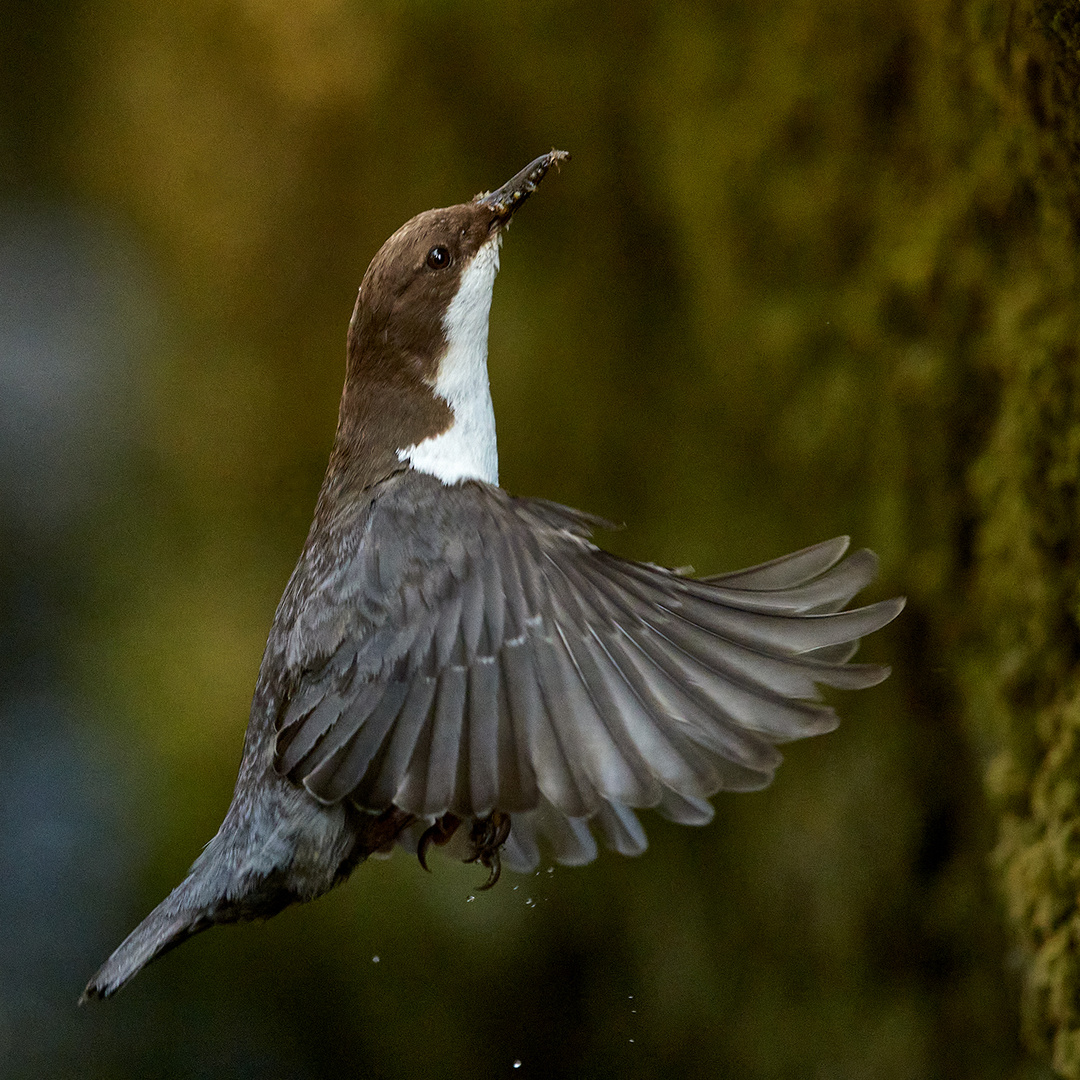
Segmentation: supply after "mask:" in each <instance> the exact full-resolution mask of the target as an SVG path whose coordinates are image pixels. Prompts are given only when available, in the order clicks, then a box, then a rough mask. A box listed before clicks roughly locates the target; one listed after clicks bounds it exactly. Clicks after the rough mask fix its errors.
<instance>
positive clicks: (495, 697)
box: [82, 150, 903, 1001]
mask: <svg viewBox="0 0 1080 1080" xmlns="http://www.w3.org/2000/svg"><path fill="white" fill-rule="evenodd" d="M566 157H568V155H567V154H566V153H565V152H563V151H560V150H552V151H551V152H550V153H548V154H544V155H543V156H542V157H539V158H537V159H536V160H535V161H534V162H533V163H532V164H531V165H529V166H528V167H527V168H526V169H524V170H522V172H520V173H518V175H517V176H515V177H514V178H513V179H512V180H510V181H509V182H508V183H506V184H504V185H503V186H502V187H501V188H499V189H498V190H497V191H493V192H489V193H485V194H482V195H478V196H477V197H476V198H475V199H473V200H472V201H471V202H467V203H463V204H461V205H459V206H451V207H448V208H447V209H445V210H429V211H427V212H426V213H423V214H418V215H417V216H416V217H414V218H413V219H412V220H411V221H409V222H407V223H406V224H405V225H403V226H402V227H401V228H400V229H398V231H397V232H396V233H394V235H393V236H391V237H390V239H389V240H387V241H386V243H385V244H383V246H382V248H381V249H380V250H379V252H378V254H377V255H376V256H375V258H374V259H373V260H372V262H371V265H370V266H369V267H368V269H367V273H366V274H365V275H364V279H363V282H362V284H361V286H360V292H359V295H358V297H357V300H356V308H355V310H354V311H353V316H352V320H351V322H350V324H349V337H348V359H347V364H346V373H345V388H344V392H343V394H342V399H341V411H340V414H339V418H338V427H337V434H336V437H335V440H334V447H333V450H332V452H331V455H330V465H329V468H328V469H327V473H326V478H325V480H324V481H323V485H322V489H321V491H320V492H319V498H318V504H317V506H316V508H315V519H314V521H313V522H312V525H311V530H310V532H309V533H308V537H307V541H306V543H305V544H304V549H303V552H302V553H301V555H300V561H299V562H298V563H297V566H296V569H295V570H294V571H293V574H292V577H291V578H290V580H289V583H288V585H287V586H286V589H285V594H284V596H283V597H282V598H281V603H280V604H279V605H278V609H277V612H276V614H275V615H274V622H273V626H272V627H271V629H270V635H269V640H268V641H267V645H266V652H265V654H264V656H263V660H262V666H261V667H260V670H259V677H258V682H257V684H256V687H255V695H254V700H253V701H252V705H251V716H250V719H249V721H248V728H247V736H246V739H245V742H244V753H243V759H242V761H241V763H240V775H239V777H238V779H237V782H236V791H235V794H234V795H233V801H232V804H231V805H230V807H229V810H228V813H227V814H226V816H225V821H224V822H223V823H222V826H221V828H220V830H219V831H218V833H217V835H216V836H215V837H214V838H213V839H212V840H211V841H210V843H209V844H208V845H207V846H206V848H205V849H204V850H203V852H202V854H201V855H200V856H199V857H198V859H196V860H195V863H194V865H193V866H192V868H191V870H190V872H189V873H188V876H187V877H186V878H185V880H184V881H183V882H182V883H181V884H180V885H179V886H178V887H177V888H176V889H174V890H173V892H172V893H171V894H170V895H169V896H168V897H167V898H166V899H165V900H164V901H162V903H161V904H159V905H158V907H157V908H155V909H154V911H153V912H151V914H150V915H149V916H148V917H147V918H146V919H145V920H144V921H143V922H142V923H141V924H140V925H139V926H138V927H137V928H136V929H135V930H134V931H133V932H132V933H131V934H130V935H129V937H128V938H127V940H125V941H124V942H123V944H122V945H121V946H120V947H119V948H118V949H117V950H116V952H114V953H113V954H112V956H111V957H109V959H108V961H106V963H105V965H104V966H103V967H102V968H101V970H100V971H99V972H98V973H97V974H96V975H95V976H94V977H93V979H91V981H90V984H89V985H88V986H87V988H86V991H85V993H84V995H83V999H82V1000H84V1001H85V1000H86V999H88V998H93V997H108V996H109V995H110V994H112V993H114V992H115V991H116V990H117V989H119V988H120V987H121V986H123V985H124V983H126V982H127V981H128V980H129V979H130V978H131V977H132V976H133V975H135V974H136V973H137V972H138V971H139V970H140V969H141V968H142V967H144V966H145V965H146V964H148V963H149V962H150V961H151V960H153V959H154V958H155V957H157V956H160V955H161V954H162V953H164V952H165V951H167V950H168V949H170V948H172V947H173V946H175V945H178V944H179V943H180V942H182V941H184V940H186V939H187V938H189V937H191V936H192V935H193V934H196V933H198V932H199V931H200V930H205V929H206V928H208V927H210V926H213V925H214V924H215V923H227V922H236V921H238V920H241V919H251V918H260V917H262V918H266V917H269V916H271V915H274V914H276V913H277V912H278V911H280V910H281V909H282V908H284V907H286V906H287V905H289V904H292V903H295V902H297V901H304V900H311V899H314V898H315V897H316V896H319V895H320V894H322V893H324V892H326V891H327V890H328V889H330V888H332V887H333V886H334V885H336V884H338V883H339V882H341V881H344V880H345V878H346V877H348V875H349V873H350V872H351V871H352V870H353V868H354V867H355V866H356V865H357V864H358V863H359V862H361V861H362V860H363V859H365V858H366V857H367V856H368V855H371V854H372V853H374V852H376V851H387V850H389V849H390V848H391V847H392V846H393V845H394V844H395V843H399V842H400V843H402V844H404V845H405V846H407V847H410V848H411V849H412V850H415V851H416V852H417V854H418V855H419V856H420V861H421V862H422V863H424V859H425V854H426V852H427V851H428V849H429V846H430V844H432V843H436V844H443V843H446V842H447V841H449V840H450V838H451V837H452V836H453V835H454V833H455V832H457V833H458V835H459V836H461V837H462V838H464V839H465V850H464V852H463V856H464V857H465V858H466V861H479V862H481V863H482V864H483V865H484V866H485V867H487V868H488V869H489V870H490V878H489V882H488V883H489V884H492V883H493V882H494V880H495V879H496V878H497V877H498V873H499V867H500V856H501V861H502V864H504V865H507V866H509V867H511V868H513V869H518V870H527V869H530V868H532V867H534V866H535V865H536V864H537V861H538V859H539V851H540V847H544V848H545V849H546V850H547V851H549V852H550V855H551V857H553V858H554V859H555V860H557V861H558V862H561V863H565V864H569V865H577V864H581V863H586V862H589V861H590V860H591V859H593V858H594V857H595V855H596V840H595V838H594V837H595V835H599V836H600V837H601V838H602V839H603V840H604V841H605V842H606V844H607V845H608V846H609V847H611V848H613V849H615V850H616V851H619V852H622V853H624V854H627V855H636V854H638V853H640V852H641V851H643V850H644V848H645V843H646V841H645V834H644V832H643V831H642V828H641V825H640V824H639V823H638V820H637V817H636V816H635V814H634V808H639V807H654V808H656V809H657V810H659V812H660V813H661V814H663V815H664V816H665V817H667V818H670V819H672V820H674V821H677V822H683V823H685V824H691V825H700V824H704V823H705V822H707V821H708V820H709V819H710V818H711V817H712V807H711V806H710V805H709V803H708V802H707V799H708V797H709V796H710V795H712V794H714V793H715V792H717V791H720V790H722V789H726V790H730V791H749V790H754V789H757V788H761V787H764V786H765V785H766V784H768V783H769V781H770V780H771V778H772V775H773V772H774V770H775V769H776V766H777V764H778V763H779V761H780V754H779V752H778V751H777V749H776V744H777V743H782V742H787V741H789V740H791V739H798V738H802V737H803V736H806V735H816V734H818V733H820V732H824V731H829V730H831V729H832V728H833V727H835V725H836V716H835V714H834V713H833V710H832V709H831V708H829V707H828V706H827V705H824V704H822V703H821V701H820V698H819V695H818V692H817V684H824V685H827V686H834V687H842V688H846V689H855V688H860V687H866V686H872V685H874V684H875V683H878V682H880V681H881V680H882V679H884V678H885V676H886V675H887V674H888V669H887V668H885V667H881V666H878V665H872V664H852V663H849V662H848V661H849V660H850V659H851V656H852V655H853V653H854V652H855V649H856V647H857V645H858V639H859V638H860V637H861V636H862V635H864V634H868V633H870V632H871V631H873V630H877V629H878V628H879V627H881V626H883V625H884V624H885V623H887V622H889V620H890V619H893V618H894V617H895V616H896V615H897V614H898V613H899V611H900V609H901V608H902V607H903V601H902V600H899V599H894V600H885V601H882V602H880V603H876V604H872V605H870V606H868V607H861V608H855V609H852V610H849V611H843V610H841V609H842V608H843V607H844V606H845V605H846V604H847V603H848V601H849V600H851V598H852V597H853V596H854V595H855V594H856V593H857V592H858V591H859V590H860V589H862V588H863V587H864V586H865V585H866V584H867V583H868V582H870V581H871V580H872V579H873V577H874V576H875V573H876V570H877V559H876V557H875V556H874V555H873V553H872V552H870V551H858V552H856V553H855V554H853V555H851V556H850V557H849V558H847V559H846V560H843V561H841V558H842V556H843V555H844V553H845V551H846V549H847V545H848V541H847V539H846V538H840V539H836V540H830V541H827V542H826V543H823V544H817V545H816V546H814V547H809V548H806V549H805V550H803V551H798V552H796V553H795V554H793V555H787V556H784V557H783V558H779V559H774V560H773V561H772V562H768V563H764V564H762V565H760V566H755V567H752V568H751V569H749V570H741V571H737V572H735V573H729V574H722V575H720V576H718V577H709V578H691V577H688V576H685V575H683V574H681V573H679V572H677V571H673V570H666V569H663V568H662V567H658V566H653V565H650V564H646V563H637V562H630V561H627V560H625V559H620V558H617V557H615V556H614V555H610V554H608V553H607V552H605V551H602V550H600V549H599V548H597V547H596V546H595V545H593V544H592V543H591V542H590V540H589V537H590V535H591V533H592V531H593V530H594V529H595V528H597V527H603V526H605V522H603V521H601V520H600V519H598V518H594V517H591V516H590V515H588V514H583V513H581V512H579V511H577V510H570V509H568V508H566V507H564V506H559V505H556V504H555V503H550V502H545V501H543V500H540V499H523V498H515V497H513V496H511V495H508V494H507V493H506V492H505V491H503V490H502V489H501V488H500V487H498V461H497V455H496V448H495V417H494V413H493V411H492V407H491V395H490V392H489V389H488V374H487V340H488V313H489V311H490V308H491V293H492V286H493V285H494V282H495V274H496V272H497V271H498V268H499V245H500V243H501V241H502V236H503V231H504V230H505V228H506V226H507V225H508V223H509V222H510V220H511V218H512V217H513V214H514V212H515V211H516V210H517V208H518V207H519V206H520V205H521V204H522V203H523V202H524V201H525V200H526V199H527V198H528V197H529V195H531V194H532V192H533V191H535V189H536V187H537V185H538V184H539V183H540V181H541V180H542V179H543V178H544V175H545V174H546V173H547V172H548V170H549V169H550V167H551V166H552V165H553V164H558V163H559V162H560V161H562V160H563V159H565V158H566ZM425 865H426V864H425Z"/></svg>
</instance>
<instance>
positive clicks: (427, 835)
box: [416, 814, 461, 870]
mask: <svg viewBox="0 0 1080 1080" xmlns="http://www.w3.org/2000/svg"><path fill="white" fill-rule="evenodd" d="M460 824H461V819H460V818H458V817H455V816H454V815H453V814H443V816H442V817H441V818H438V819H437V820H436V822H435V824H434V825H429V826H428V828H426V829H425V830H424V834H423V836H421V837H420V843H419V844H417V845H416V857H417V858H418V859H419V860H420V865H421V866H422V867H423V868H424V869H425V870H427V868H428V864H427V852H428V848H429V847H431V845H432V844H435V846H436V847H442V846H443V844H449V843H450V839H451V837H453V835H454V833H455V832H457V827H458V826H459V825H460Z"/></svg>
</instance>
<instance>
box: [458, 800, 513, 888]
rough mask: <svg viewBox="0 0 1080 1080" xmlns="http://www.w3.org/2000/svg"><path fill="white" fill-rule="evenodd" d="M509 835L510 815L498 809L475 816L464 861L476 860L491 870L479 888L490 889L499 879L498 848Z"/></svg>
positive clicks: (500, 869)
mask: <svg viewBox="0 0 1080 1080" xmlns="http://www.w3.org/2000/svg"><path fill="white" fill-rule="evenodd" d="M509 835H510V815H509V814H504V813H502V812H501V811H499V810H496V811H495V813H493V814H490V815H489V816H488V817H486V818H477V819H476V821H474V822H473V823H472V828H471V829H470V830H469V843H470V845H471V848H472V853H471V854H470V856H469V858H467V859H466V860H465V862H469V863H472V862H478V863H479V864H480V865H481V866H483V867H484V868H485V869H487V870H489V871H491V873H490V874H489V875H488V879H487V881H485V882H484V884H483V885H481V886H480V888H481V889H490V888H491V887H492V885H494V884H495V882H497V881H498V880H499V874H501V873H502V865H501V863H500V862H499V848H501V847H502V846H503V844H505V843H506V839H507V837H508V836H509Z"/></svg>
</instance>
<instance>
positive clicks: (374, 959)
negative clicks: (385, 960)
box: [371, 956, 379, 964]
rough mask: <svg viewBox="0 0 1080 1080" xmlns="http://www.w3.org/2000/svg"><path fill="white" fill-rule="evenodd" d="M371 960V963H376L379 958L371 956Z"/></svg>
mask: <svg viewBox="0 0 1080 1080" xmlns="http://www.w3.org/2000/svg"><path fill="white" fill-rule="evenodd" d="M371 962H372V963H373V964H377V963H378V962H379V958H378V957H377V956H373V957H372V958H371Z"/></svg>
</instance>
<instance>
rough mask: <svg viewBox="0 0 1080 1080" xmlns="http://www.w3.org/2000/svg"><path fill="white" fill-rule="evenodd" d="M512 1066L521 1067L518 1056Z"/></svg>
mask: <svg viewBox="0 0 1080 1080" xmlns="http://www.w3.org/2000/svg"><path fill="white" fill-rule="evenodd" d="M514 1068H515V1069H520V1068H521V1059H520V1058H517V1059H515V1061H514Z"/></svg>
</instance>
